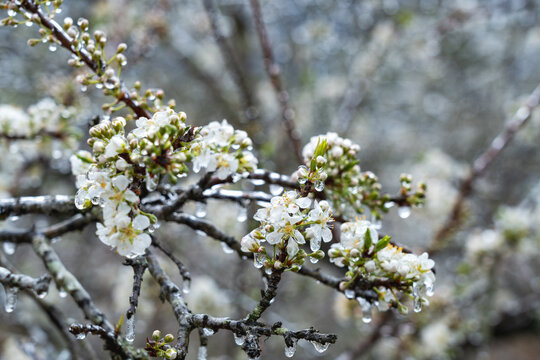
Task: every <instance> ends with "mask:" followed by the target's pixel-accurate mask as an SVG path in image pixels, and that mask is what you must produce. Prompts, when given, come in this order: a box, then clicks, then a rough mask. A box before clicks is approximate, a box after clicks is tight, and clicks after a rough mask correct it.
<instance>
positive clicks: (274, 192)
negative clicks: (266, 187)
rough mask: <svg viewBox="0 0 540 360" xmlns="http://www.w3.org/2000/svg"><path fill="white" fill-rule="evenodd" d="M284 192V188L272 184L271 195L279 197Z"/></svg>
mask: <svg viewBox="0 0 540 360" xmlns="http://www.w3.org/2000/svg"><path fill="white" fill-rule="evenodd" d="M282 192H283V186H281V185H276V184H270V194H272V195H274V196H278V195H281V193H282Z"/></svg>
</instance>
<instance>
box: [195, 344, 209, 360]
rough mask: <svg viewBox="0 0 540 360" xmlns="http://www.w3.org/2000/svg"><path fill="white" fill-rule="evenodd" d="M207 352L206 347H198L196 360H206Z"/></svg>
mask: <svg viewBox="0 0 540 360" xmlns="http://www.w3.org/2000/svg"><path fill="white" fill-rule="evenodd" d="M207 356H208V352H207V349H206V346H199V352H198V353H197V360H206V359H207Z"/></svg>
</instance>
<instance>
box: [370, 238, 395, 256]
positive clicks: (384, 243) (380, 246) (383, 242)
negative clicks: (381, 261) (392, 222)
mask: <svg viewBox="0 0 540 360" xmlns="http://www.w3.org/2000/svg"><path fill="white" fill-rule="evenodd" d="M390 239H392V237H390V236H388V235H385V236H384V237H383V238H382V239H381V240H379V242H378V243H377V245H375V250H374V251H373V252H374V253H376V252H378V251H380V250H382V249H384V248H385V247H386V246H387V245H388V244H389V243H390Z"/></svg>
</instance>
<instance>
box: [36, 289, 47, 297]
mask: <svg viewBox="0 0 540 360" xmlns="http://www.w3.org/2000/svg"><path fill="white" fill-rule="evenodd" d="M48 293H49V292H48V290H47V289H45V290H41V291H39V292H37V293H36V295H37V297H38V298H40V299H45V297H46V296H47V294H48Z"/></svg>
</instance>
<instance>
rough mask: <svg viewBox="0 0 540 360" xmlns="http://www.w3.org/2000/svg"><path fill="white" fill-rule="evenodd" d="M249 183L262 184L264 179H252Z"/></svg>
mask: <svg viewBox="0 0 540 360" xmlns="http://www.w3.org/2000/svg"><path fill="white" fill-rule="evenodd" d="M251 183H252V184H253V185H255V186H261V185H264V180H262V179H252V180H251Z"/></svg>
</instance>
